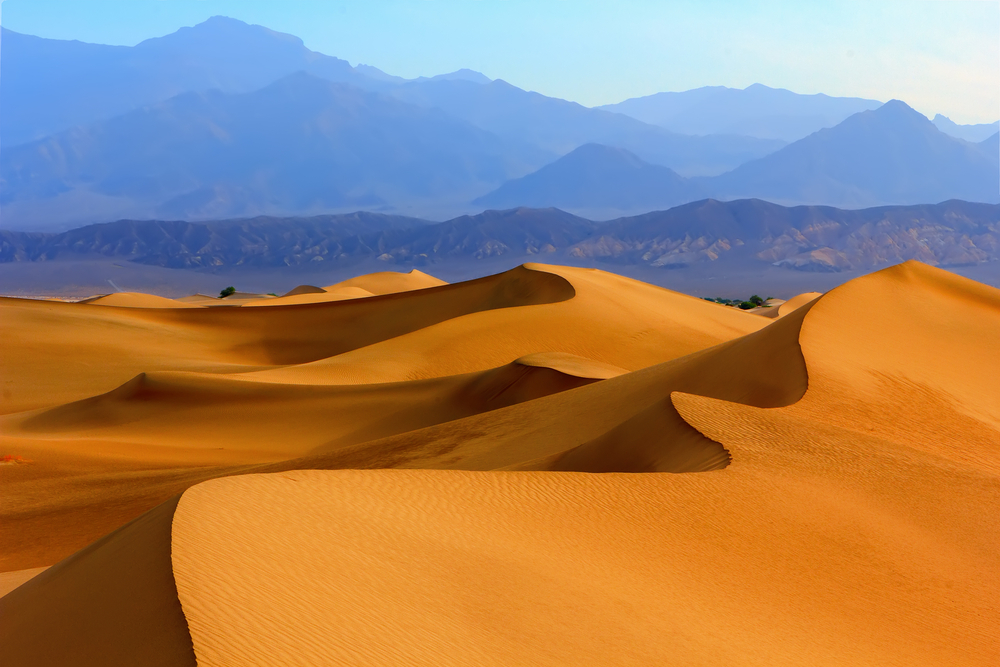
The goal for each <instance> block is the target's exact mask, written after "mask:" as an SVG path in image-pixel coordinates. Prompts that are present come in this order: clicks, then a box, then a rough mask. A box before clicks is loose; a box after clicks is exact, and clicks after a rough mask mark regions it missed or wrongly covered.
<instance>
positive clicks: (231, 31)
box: [0, 16, 402, 147]
mask: <svg viewBox="0 0 1000 667" xmlns="http://www.w3.org/2000/svg"><path fill="white" fill-rule="evenodd" d="M0 30H2V35H0V99H2V104H3V115H2V118H0V141H2V143H3V145H4V147H8V146H13V145H16V144H20V143H24V142H27V141H32V140H36V139H41V138H42V137H45V136H48V135H50V134H54V133H56V132H59V131H62V130H66V129H69V128H71V127H74V126H77V125H86V124H88V123H91V122H94V121H97V120H103V119H107V118H111V117H113V116H116V115H119V114H123V113H126V112H128V111H131V110H133V109H136V108H138V107H141V106H145V105H149V104H155V103H157V102H162V101H164V100H167V99H169V98H171V97H173V96H175V95H178V94H180V93H185V92H200V91H207V90H212V89H219V90H221V91H223V92H229V93H241V92H249V91H252V90H257V89H258V88H262V87H264V86H266V85H268V84H270V83H272V82H274V81H275V80H277V79H280V78H282V77H284V76H287V75H289V74H292V73H294V72H297V71H305V72H309V73H311V74H313V75H315V76H318V77H321V78H324V79H327V80H328V81H336V82H341V83H350V84H353V85H356V86H360V87H362V88H367V89H382V88H385V87H387V86H390V85H394V84H393V83H392V79H393V78H394V77H388V75H385V74H384V73H383V72H381V71H379V70H377V69H375V68H373V67H368V66H364V67H362V68H360V69H359V68H354V67H351V65H350V64H349V63H348V62H347V61H344V60H340V59H338V58H333V57H330V56H325V55H323V54H321V53H316V52H315V51H310V50H309V49H307V48H306V47H305V46H304V45H303V43H302V40H301V39H299V38H298V37H293V36H292V35H286V34H283V33H279V32H274V31H272V30H268V29H267V28H264V27H262V26H257V25H247V24H246V23H243V22H242V21H237V20H236V19H230V18H226V17H223V16H216V17H214V18H211V19H209V20H207V21H205V22H204V23H200V24H198V25H196V26H194V27H192V28H181V29H180V30H178V31H177V32H175V33H172V34H170V35H166V36H165V37H157V38H155V39H147V40H146V41H144V42H141V43H139V44H137V45H136V46H134V47H125V46H105V45H100V44H86V43H83V42H77V41H63V40H54V39H43V38H40V37H33V36H30V35H22V34H19V33H16V32H13V31H11V30H7V29H6V28H3V29H0ZM398 80H399V81H402V79H398Z"/></svg>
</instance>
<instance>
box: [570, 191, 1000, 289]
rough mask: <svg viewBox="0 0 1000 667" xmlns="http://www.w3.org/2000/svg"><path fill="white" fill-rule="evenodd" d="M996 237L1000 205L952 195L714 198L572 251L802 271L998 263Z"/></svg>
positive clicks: (641, 261) (613, 230)
mask: <svg viewBox="0 0 1000 667" xmlns="http://www.w3.org/2000/svg"><path fill="white" fill-rule="evenodd" d="M998 243H1000V206H998V205H996V204H976V203H969V202H963V201H955V200H953V201H947V202H943V203H941V204H934V205H920V206H888V207H879V208H870V209H862V210H854V211H848V210H843V209H837V208H833V207H828V206H796V207H791V208H789V207H784V206H779V205H777V204H771V203H769V202H765V201H761V200H759V199H744V200H737V201H730V202H720V201H715V200H711V199H710V200H705V201H698V202H693V203H690V204H685V205H683V206H678V207H676V208H673V209H670V210H668V211H657V212H653V213H647V214H645V215H640V216H635V217H631V218H622V219H619V220H614V221H611V222H609V223H607V224H605V225H604V226H602V227H601V229H600V230H599V231H598V232H597V233H595V234H594V235H593V236H591V237H590V238H588V239H586V240H584V241H581V242H580V243H578V244H577V245H575V246H573V247H572V248H570V249H569V251H568V254H569V255H570V256H572V257H576V258H580V259H583V258H587V259H593V260H599V261H610V262H615V263H619V264H627V265H649V266H653V267H664V268H680V267H684V266H688V265H691V264H695V263H700V262H705V263H718V264H719V265H720V266H726V265H731V264H732V263H743V264H745V263H768V264H776V265H778V266H784V267H787V268H790V269H797V270H800V271H844V270H851V269H864V270H870V269H873V268H876V267H879V266H885V265H887V264H894V263H897V262H901V261H905V260H908V259H918V260H920V261H922V262H925V263H928V264H931V265H943V266H960V265H971V264H978V263H981V262H987V261H996V260H998V259H1000V244H998Z"/></svg>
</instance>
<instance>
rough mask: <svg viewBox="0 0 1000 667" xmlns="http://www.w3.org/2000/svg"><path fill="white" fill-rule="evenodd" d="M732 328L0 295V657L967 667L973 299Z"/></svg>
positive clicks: (749, 315)
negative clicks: (0, 351) (0, 596)
mask: <svg viewBox="0 0 1000 667" xmlns="http://www.w3.org/2000/svg"><path fill="white" fill-rule="evenodd" d="M764 311H766V312H764ZM764 311H761V312H745V311H740V310H738V309H735V308H729V307H726V306H722V305H719V304H716V303H711V302H708V301H705V300H701V299H696V298H693V297H690V296H686V295H683V294H679V293H677V292H671V291H669V290H666V289H662V288H659V287H654V286H652V285H648V284H645V283H642V282H638V281H636V280H632V279H628V278H624V277H620V276H617V275H614V274H611V273H606V272H603V271H598V270H592V269H580V268H569V267H559V266H549V265H537V264H526V265H523V266H521V267H518V268H515V269H512V270H510V271H506V272H504V273H500V274H498V275H494V276H490V277H486V278H481V279H478V280H472V281H468V282H462V283H456V284H445V283H443V282H442V281H440V280H437V279H436V278H433V277H431V276H429V275H427V274H423V273H420V272H419V271H413V272H411V273H409V274H396V273H381V274H371V275H366V276H360V277H357V278H354V279H351V280H348V281H345V282H343V283H340V284H337V285H331V286H328V287H326V288H319V287H310V286H302V287H300V288H297V289H295V290H293V291H292V293H290V294H289V295H286V296H282V297H278V298H251V297H241V296H240V295H239V294H237V295H234V296H233V297H230V298H229V299H226V300H225V301H220V300H218V299H211V298H198V297H193V298H187V299H166V298H162V297H156V296H151V295H144V294H138V293H118V294H113V295H109V296H106V297H102V298H97V299H94V300H90V301H88V302H84V303H66V302H60V301H53V300H28V299H13V298H4V299H0V350H2V354H0V383H2V386H0V390H2V399H0V458H2V459H3V465H0V595H3V594H4V593H6V595H3V597H2V598H0V653H2V655H3V661H2V662H3V664H4V665H11V666H13V665H55V664H79V665H171V666H180V665H196V664H197V665H250V664H267V665H339V664H344V665H348V664H349V665H486V664H494V665H720V666H723V665H725V666H730V665H768V666H773V665H804V664H809V665H828V666H831V667H832V666H838V667H840V666H843V665H879V666H884V665H907V666H913V665H935V666H938V665H950V666H959V665H982V666H984V667H985V666H988V665H997V664H1000V632H998V627H1000V593H998V591H1000V290H998V289H996V288H993V287H989V286H986V285H983V284H981V283H977V282H974V281H972V280H970V279H967V278H963V277H959V276H957V275H954V274H952V273H949V272H947V271H944V270H942V269H938V268H933V267H929V266H926V265H924V264H920V263H917V262H912V261H911V262H907V263H904V264H900V265H896V266H893V267H890V268H887V269H884V270H882V271H878V272H876V273H872V274H869V275H866V276H863V277H860V278H856V279H854V280H851V281H850V282H847V283H846V284H844V285H841V286H840V287H837V288H835V289H833V290H831V291H829V292H827V293H825V294H822V295H820V294H804V295H801V296H800V297H796V298H794V299H791V300H789V301H786V302H784V303H782V304H780V305H774V306H772V308H771V309H764ZM8 591H9V592H8Z"/></svg>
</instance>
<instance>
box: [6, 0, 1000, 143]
mask: <svg viewBox="0 0 1000 667" xmlns="http://www.w3.org/2000/svg"><path fill="white" fill-rule="evenodd" d="M2 11H3V14H2V19H0V20H2V22H3V25H4V26H6V27H7V28H9V29H11V30H15V31H17V32H24V33H28V34H33V35H40V36H43V37H52V38H57V39H79V40H81V41H85V42H94V43H99V44H122V45H129V46H131V45H135V44H137V43H138V42H140V41H142V40H143V39H148V38H151V37H157V36H160V35H164V34H167V33H169V32H172V31H174V30H176V29H177V28H180V27H182V26H185V25H194V24H196V23H199V22H201V21H204V20H205V19H207V18H209V17H210V16H214V15H218V14H221V15H225V16H231V17H233V18H237V19H241V20H243V21H246V22H248V23H258V24H261V25H266V26H268V27H270V28H272V29H274V30H278V31H281V32H287V33H290V34H293V35H298V36H299V37H301V38H302V39H303V40H304V41H305V43H306V45H307V46H308V47H309V48H311V49H313V50H316V51H320V52H321V53H326V54H329V55H335V56H338V57H340V58H344V59H346V60H348V61H349V62H351V63H352V64H358V63H364V64H368V65H373V66H375V67H378V68H380V69H382V70H384V71H387V72H392V73H393V74H396V75H399V76H403V77H407V78H414V77H417V76H432V75H435V74H441V73H444V72H451V71H454V70H457V69H460V68H463V67H466V68H471V69H474V70H477V71H481V72H484V73H485V74H487V75H488V76H490V77H491V78H501V79H504V80H506V81H509V82H510V83H513V84H515V85H517V86H519V87H521V88H525V89H527V90H534V91H538V92H541V93H543V94H545V95H549V96H554V97H559V98H563V99H568V100H573V101H576V102H579V103H581V104H584V105H586V106H596V105H600V104H610V103H613V102H619V101H621V100H624V99H627V98H630V97H640V96H643V95H650V94H652V93H656V92H661V91H681V90H687V89H690V88H697V87H700V86H705V85H720V86H729V87H734V88H745V87H746V86H749V85H750V84H753V83H762V84H765V85H768V86H771V87H773V88H787V89H789V90H794V91H796V92H799V93H819V92H823V93H826V94H828V95H836V96H846V97H865V98H874V99H879V100H883V101H886V100H890V99H902V100H906V101H907V102H908V103H910V104H911V105H912V106H913V107H914V108H916V109H917V110H918V111H920V112H921V113H923V114H925V115H927V116H928V117H933V116H934V115H936V114H938V113H940V114H943V115H945V116H948V117H949V118H951V119H952V120H954V121H956V122H959V123H966V124H967V123H985V122H993V121H995V120H997V117H998V116H1000V37H998V36H1000V5H998V4H997V3H996V2H978V1H957V2H934V1H931V2H925V1H914V0H908V1H905V2H822V3H812V2H807V3H804V2H792V1H784V2H761V3H744V2H732V1H730V2H720V1H713V2H691V1H685V2H669V3H662V2H652V1H635V0H631V1H627V2H595V1H593V0H585V1H583V2H572V3H567V2H555V1H550V2H530V1H527V0H513V1H509V2H462V1H460V0H432V1H430V2H415V3H414V2H403V1H398V0H376V1H374V2H365V3H353V2H318V1H313V2H309V1H301V0H294V1H292V2H282V3H274V2H268V1H267V0H170V1H169V2H164V1H161V0H94V1H90V2H72V1H67V0H5V2H4V3H3V6H2Z"/></svg>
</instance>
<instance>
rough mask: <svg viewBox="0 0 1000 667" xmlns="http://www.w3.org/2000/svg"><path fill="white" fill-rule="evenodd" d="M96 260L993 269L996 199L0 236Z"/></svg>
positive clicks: (44, 256) (22, 257)
mask: <svg viewBox="0 0 1000 667" xmlns="http://www.w3.org/2000/svg"><path fill="white" fill-rule="evenodd" d="M94 255H103V256H105V257H114V258H119V259H122V260H129V261H132V262H137V263H141V264H148V265H154V266H163V267H173V268H200V269H205V270H211V271H216V270H220V269H226V268H227V267H238V266H247V267H256V268H266V267H286V266H315V267H318V266H323V267H328V268H336V267H349V266H352V265H354V264H356V263H359V262H362V261H369V262H370V261H371V260H378V261H380V262H383V263H384V264H385V265H386V266H392V267H404V268H405V267H411V266H424V265H434V264H447V263H453V262H459V263H461V262H476V261H481V260H486V259H489V258H496V257H504V258H506V259H507V260H508V261H527V260H531V259H532V258H540V259H544V260H547V261H555V262H557V263H558V262H565V263H573V264H582V265H591V266H595V265H600V264H601V263H611V264H618V265H625V266H641V267H650V268H654V269H655V268H662V269H682V268H684V267H687V266H691V265H695V264H707V265H710V266H712V267H715V268H713V271H717V272H720V274H721V272H725V271H727V270H730V269H733V268H734V267H735V268H737V269H741V270H742V269H747V268H753V267H757V268H761V267H764V266H768V265H777V266H780V267H784V268H787V269H793V270H799V271H847V270H870V269H874V268H878V267H881V266H885V265H887V264H892V263H896V262H900V261H904V260H908V259H918V260H920V261H923V262H926V263H928V264H932V265H941V266H956V265H972V264H978V263H982V262H996V261H1000V205H997V204H976V203H969V202H962V201H947V202H943V203H941V204H934V205H920V206H887V207H880V208H870V209H863V210H857V211H848V210H842V209H837V208H832V207H826V206H798V207H793V208H787V207H784V206H778V205H777V204H771V203H768V202H765V201H761V200H753V199H751V200H738V201H730V202H721V201H716V200H702V201H698V202H693V203H690V204H685V205H683V206H678V207H675V208H672V209H670V210H667V211H656V212H653V213H647V214H644V215H640V216H634V217H628V218H619V219H617V220H612V221H610V222H606V223H595V222H591V221H590V220H586V219H584V218H580V217H577V216H573V215H570V214H568V213H565V212H563V211H560V210H558V209H554V208H549V209H527V208H519V209H513V210H505V211H485V212H483V213H481V214H479V215H473V216H461V217H458V218H455V219H453V220H449V221H447V222H442V223H428V222H425V221H422V220H415V219H412V218H402V217H395V216H385V215H379V214H372V213H355V214H351V215H342V216H323V217H316V218H294V219H280V218H278V219H275V218H254V219H250V220H235V221H233V220H230V221H216V222H206V223H193V222H159V221H142V222H137V221H127V220H124V221H119V222H114V223H106V224H99V225H90V226H88V227H83V228H80V229H75V230H71V231H69V232H64V233H61V234H39V233H26V232H0V262H27V261H41V260H44V261H48V262H58V261H62V260H66V259H73V258H80V257H87V256H94Z"/></svg>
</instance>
